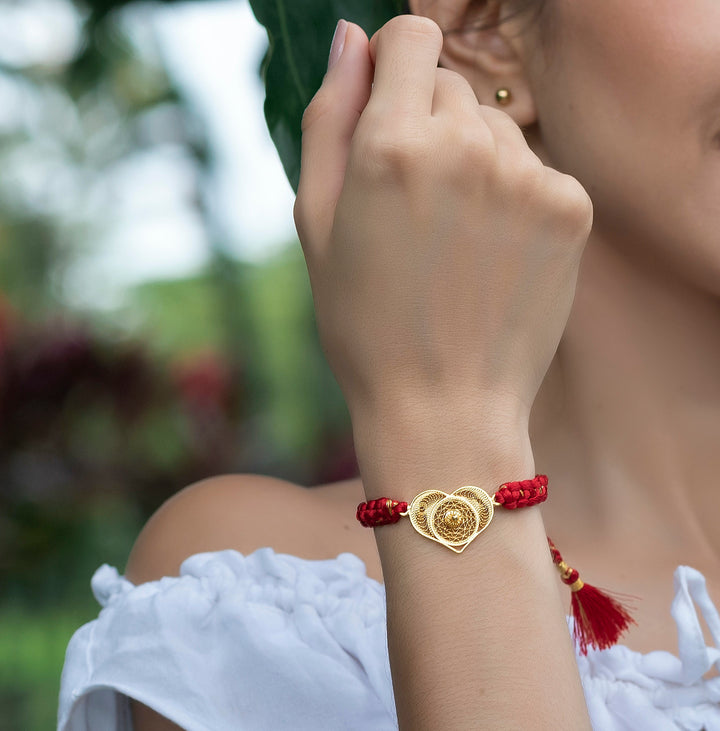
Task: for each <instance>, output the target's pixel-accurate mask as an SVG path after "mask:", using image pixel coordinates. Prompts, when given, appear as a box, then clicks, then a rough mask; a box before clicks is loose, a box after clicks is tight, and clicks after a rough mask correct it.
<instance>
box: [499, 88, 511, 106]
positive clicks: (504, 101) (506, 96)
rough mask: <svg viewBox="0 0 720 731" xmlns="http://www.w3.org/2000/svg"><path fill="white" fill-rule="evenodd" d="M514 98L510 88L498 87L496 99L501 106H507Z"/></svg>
mask: <svg viewBox="0 0 720 731" xmlns="http://www.w3.org/2000/svg"><path fill="white" fill-rule="evenodd" d="M511 100H512V94H511V93H510V89H506V88H504V87H503V88H502V89H498V90H497V91H496V92H495V101H496V102H497V103H498V104H500V105H501V106H503V107H504V106H507V105H508V104H510V101H511Z"/></svg>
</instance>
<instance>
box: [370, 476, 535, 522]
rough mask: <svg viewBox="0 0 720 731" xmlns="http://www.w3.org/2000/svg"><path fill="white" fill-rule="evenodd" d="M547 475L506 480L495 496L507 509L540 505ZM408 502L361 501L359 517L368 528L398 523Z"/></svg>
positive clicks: (384, 498)
mask: <svg viewBox="0 0 720 731" xmlns="http://www.w3.org/2000/svg"><path fill="white" fill-rule="evenodd" d="M547 485H548V478H547V475H535V477H534V478H533V479H532V480H519V481H517V482H506V483H504V484H503V485H502V486H501V487H500V489H499V490H498V491H497V492H496V493H495V495H494V496H493V497H494V499H495V501H496V502H498V503H500V505H501V506H502V507H503V508H505V509H507V510H515V509H516V508H525V507H529V506H531V505H538V504H539V503H543V502H545V500H547ZM407 507H408V504H407V503H406V502H401V501H399V500H393V499H392V498H389V497H381V498H378V499H377V500H370V501H369V502H366V503H360V505H358V508H357V519H358V520H359V521H360V523H361V524H362V525H364V526H365V527H366V528H374V527H375V526H378V525H391V524H392V523H397V522H398V520H400V518H401V517H402V514H403V513H404V512H405V511H406V510H407Z"/></svg>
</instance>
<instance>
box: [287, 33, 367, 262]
mask: <svg viewBox="0 0 720 731" xmlns="http://www.w3.org/2000/svg"><path fill="white" fill-rule="evenodd" d="M334 40H335V43H334V44H333V48H332V49H331V51H330V57H329V61H330V63H331V64H333V65H332V67H331V68H329V69H328V72H327V73H326V74H325V78H324V79H323V83H322V85H321V86H320V89H318V91H317V93H316V94H315V96H314V97H313V98H312V100H311V101H310V104H309V105H308V107H307V109H306V110H305V113H304V115H303V119H302V151H301V157H300V180H299V182H298V195H297V200H296V201H295V210H294V213H295V225H296V226H297V230H298V235H299V236H300V241H301V242H302V244H303V248H305V247H306V246H308V242H312V243H311V244H310V245H311V246H318V245H319V246H322V245H323V244H324V242H325V241H326V240H327V239H328V237H329V234H330V230H331V228H332V221H333V216H334V212H335V205H336V203H337V200H338V197H339V196H340V191H341V190H342V186H343V181H344V179H345V168H346V167H347V160H348V153H349V149H350V140H351V139H352V136H353V133H354V131H355V127H356V125H357V123H358V119H359V118H360V115H361V114H362V112H363V110H364V109H365V105H366V104H367V102H368V99H369V98H370V90H371V87H372V80H373V64H372V61H371V60H370V54H369V50H368V39H367V36H366V35H365V31H364V30H363V29H362V28H361V27H360V26H359V25H356V24H355V23H347V22H346V21H343V20H341V21H340V23H339V24H338V28H337V30H336V31H335V37H334ZM343 41H344V42H343ZM340 51H341V52H340ZM333 62H334V63H333Z"/></svg>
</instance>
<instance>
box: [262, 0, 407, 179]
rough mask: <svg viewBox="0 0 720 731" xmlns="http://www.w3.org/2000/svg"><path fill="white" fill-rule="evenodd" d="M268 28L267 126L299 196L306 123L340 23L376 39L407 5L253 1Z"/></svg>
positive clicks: (385, 0) (384, 0) (367, 0)
mask: <svg viewBox="0 0 720 731" xmlns="http://www.w3.org/2000/svg"><path fill="white" fill-rule="evenodd" d="M250 7H251V8H252V11H253V13H254V14H255V17H256V18H257V20H258V22H259V23H261V24H262V25H264V26H265V29H266V30H267V34H268V41H269V46H268V50H267V53H266V54H265V58H264V59H263V62H262V67H261V70H260V74H261V76H262V79H263V82H264V83H265V121H266V122H267V126H268V129H269V130H270V136H271V137H272V139H273V142H274V143H275V147H276V148H277V150H278V153H279V154H280V159H281V160H282V164H283V167H284V168H285V174H286V175H287V176H288V180H289V181H290V185H292V187H293V190H295V191H297V185H298V179H299V177H300V121H301V120H302V115H303V111H304V110H305V107H306V106H307V105H308V103H309V102H310V100H311V99H312V97H313V95H314V94H315V92H316V91H317V90H318V88H319V87H320V84H321V83H322V80H323V76H324V75H325V71H326V70H327V58H328V53H329V51H330V41H331V40H332V35H333V31H334V30H335V25H336V24H337V21H338V20H339V19H340V18H345V20H349V21H352V22H353V23H357V24H358V25H359V26H360V27H362V28H363V30H364V31H365V32H366V33H367V34H368V36H370V35H372V34H373V33H374V32H375V31H376V30H377V29H378V28H380V27H381V26H382V25H384V24H385V23H386V22H387V21H388V20H390V18H392V17H393V16H395V15H399V14H400V13H402V12H403V2H402V0H250Z"/></svg>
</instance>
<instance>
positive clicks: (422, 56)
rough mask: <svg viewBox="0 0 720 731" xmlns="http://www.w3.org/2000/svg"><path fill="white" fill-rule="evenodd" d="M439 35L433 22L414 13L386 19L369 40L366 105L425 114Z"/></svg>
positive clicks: (439, 47)
mask: <svg viewBox="0 0 720 731" xmlns="http://www.w3.org/2000/svg"><path fill="white" fill-rule="evenodd" d="M442 44H443V36H442V31H441V30H440V28H439V26H438V25H437V23H435V22H434V21H432V20H430V19H429V18H424V17H422V16H417V15H399V16H397V17H395V18H392V20H389V21H388V22H387V23H386V24H385V25H384V26H383V27H382V28H381V29H380V30H379V31H378V32H377V33H375V35H374V36H373V37H372V39H371V41H370V53H371V56H372V58H373V60H374V62H375V78H374V83H373V90H372V95H371V97H370V104H371V105H372V106H376V107H377V108H378V109H382V110H383V111H386V110H390V109H392V110H393V111H396V112H398V113H401V114H408V115H429V114H430V113H431V111H432V101H433V94H434V91H435V69H436V68H437V65H438V59H439V57H440V51H441V50H442Z"/></svg>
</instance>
